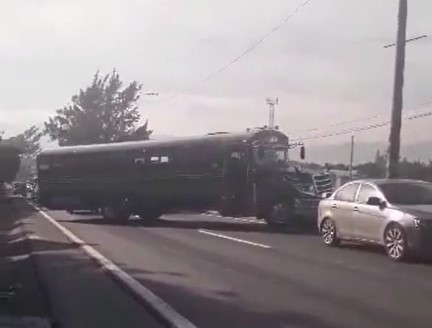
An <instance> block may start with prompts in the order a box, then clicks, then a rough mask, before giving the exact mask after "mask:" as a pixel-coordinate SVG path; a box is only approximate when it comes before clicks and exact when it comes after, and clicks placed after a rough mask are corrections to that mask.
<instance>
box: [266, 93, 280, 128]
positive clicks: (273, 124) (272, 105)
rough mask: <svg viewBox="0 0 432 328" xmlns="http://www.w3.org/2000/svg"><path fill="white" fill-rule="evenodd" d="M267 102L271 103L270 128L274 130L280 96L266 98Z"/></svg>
mask: <svg viewBox="0 0 432 328" xmlns="http://www.w3.org/2000/svg"><path fill="white" fill-rule="evenodd" d="M266 103H267V105H269V129H271V130H273V129H274V128H275V105H277V104H278V103H279V98H278V97H276V99H275V98H270V97H267V98H266Z"/></svg>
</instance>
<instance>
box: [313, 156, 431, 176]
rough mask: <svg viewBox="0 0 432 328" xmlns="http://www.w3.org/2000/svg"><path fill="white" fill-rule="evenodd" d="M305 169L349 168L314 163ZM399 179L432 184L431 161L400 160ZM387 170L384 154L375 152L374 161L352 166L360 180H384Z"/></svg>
mask: <svg viewBox="0 0 432 328" xmlns="http://www.w3.org/2000/svg"><path fill="white" fill-rule="evenodd" d="M306 166H307V167H309V168H311V169H325V170H343V171H348V170H349V166H348V165H346V164H343V163H339V164H334V163H326V164H324V165H320V164H316V163H308V164H306ZM399 166H400V167H399V170H400V173H399V175H400V178H406V179H417V180H424V181H430V182H432V161H431V160H430V161H429V162H422V161H418V160H417V161H416V160H414V161H410V160H408V159H407V158H402V159H401V160H400V162H399ZM386 168H387V159H386V156H385V155H384V154H381V153H380V151H379V150H377V152H376V155H375V159H374V160H373V161H370V162H366V163H362V164H358V165H354V166H353V171H355V172H356V174H357V176H358V177H361V178H373V179H379V178H385V177H386Z"/></svg>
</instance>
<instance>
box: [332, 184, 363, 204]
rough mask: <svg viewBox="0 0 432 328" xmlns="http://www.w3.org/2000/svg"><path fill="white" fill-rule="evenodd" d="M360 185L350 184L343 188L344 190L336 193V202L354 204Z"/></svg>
mask: <svg viewBox="0 0 432 328" xmlns="http://www.w3.org/2000/svg"><path fill="white" fill-rule="evenodd" d="M359 185H360V184H359V183H350V184H349V185H347V186H345V187H342V189H340V190H339V191H338V192H337V193H336V195H335V197H334V198H335V200H339V201H342V202H354V199H355V196H356V193H357V189H358V187H359Z"/></svg>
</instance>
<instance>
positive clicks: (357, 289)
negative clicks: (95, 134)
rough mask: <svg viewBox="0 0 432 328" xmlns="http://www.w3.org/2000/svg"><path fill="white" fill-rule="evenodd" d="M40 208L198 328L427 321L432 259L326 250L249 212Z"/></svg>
mask: <svg viewBox="0 0 432 328" xmlns="http://www.w3.org/2000/svg"><path fill="white" fill-rule="evenodd" d="M47 213H48V214H49V215H50V216H51V217H53V218H54V219H55V220H56V221H57V222H59V223H60V224H61V225H63V226H64V227H66V228H67V229H69V230H70V231H72V232H73V233H74V234H75V235H77V236H78V237H79V238H81V239H82V240H84V241H85V242H87V243H89V244H91V245H92V246H93V247H94V248H95V249H97V250H98V251H99V252H100V253H102V254H103V255H104V256H105V257H107V258H108V259H110V260H111V261H113V262H114V263H115V264H117V265H118V266H119V267H120V268H122V269H123V270H124V271H125V272H127V273H128V274H129V275H131V276H132V277H134V278H135V279H137V280H138V281H139V282H141V283H142V284H143V285H144V286H146V287H147V288H148V289H150V290H151V291H153V292H154V293H155V294H157V295H158V296H160V297H161V298H163V299H164V300H165V301H166V302H168V303H169V304H170V305H171V306H173V307H174V308H175V309H176V310H177V311H178V312H180V313H181V314H182V315H183V316H184V317H186V318H188V319H189V320H190V321H191V322H193V323H194V324H195V325H197V326H198V327H209V328H213V327H235V328H240V327H248V328H253V327H260V328H261V327H266V328H272V327H278V328H282V327H285V328H288V327H296V328H309V327H310V328H312V327H313V328H327V327H341V328H349V327H362V328H364V327H368V328H372V327H379V328H385V327H391V328H396V327H403V328H406V327H410V328H415V327H432V311H431V305H432V264H428V263H409V264H405V263H393V262H391V261H390V260H389V259H387V258H386V256H385V255H384V254H383V252H382V251H381V250H380V249H379V248H371V247H360V246H356V245H344V246H342V247H341V248H328V247H325V246H324V245H322V244H321V241H320V239H319V237H318V236H316V235H314V234H313V233H307V232H292V233H274V232H270V231H269V230H268V229H267V227H266V226H265V225H264V224H261V223H258V222H256V221H254V220H249V219H243V220H242V221H240V220H238V219H237V220H236V219H233V218H220V217H217V216H209V215H190V214H175V215H166V216H164V218H163V220H162V221H161V222H159V223H157V224H145V223H144V222H143V221H141V220H139V219H136V220H132V221H131V222H130V224H128V225H116V224H112V223H109V222H106V221H104V220H103V219H102V218H100V217H97V216H94V215H77V214H74V215H70V214H67V213H65V212H60V211H51V212H49V211H48V212H47ZM41 220H43V219H42V218H41ZM46 229H47V230H45V231H43V232H42V233H43V234H45V235H47V236H50V234H53V233H54V232H53V231H51V230H55V229H53V228H52V227H51V228H46ZM101 274H103V273H101ZM112 308H113V307H110V311H109V312H106V313H105V315H106V316H108V317H109V316H116V312H115V310H113V309H112ZM136 324H137V327H138V326H141V327H142V325H139V324H138V322H136Z"/></svg>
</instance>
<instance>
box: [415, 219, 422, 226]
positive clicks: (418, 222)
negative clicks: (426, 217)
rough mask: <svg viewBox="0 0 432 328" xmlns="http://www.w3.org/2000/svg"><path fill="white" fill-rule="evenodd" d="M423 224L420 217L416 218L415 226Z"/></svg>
mask: <svg viewBox="0 0 432 328" xmlns="http://www.w3.org/2000/svg"><path fill="white" fill-rule="evenodd" d="M420 225H421V220H420V219H419V218H414V227H416V228H418V227H420Z"/></svg>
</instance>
